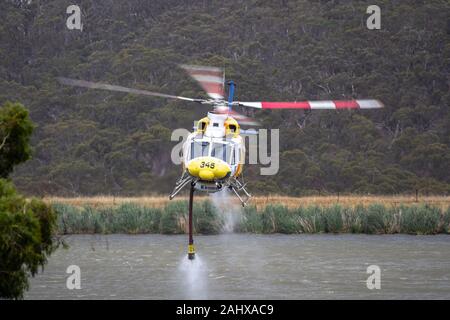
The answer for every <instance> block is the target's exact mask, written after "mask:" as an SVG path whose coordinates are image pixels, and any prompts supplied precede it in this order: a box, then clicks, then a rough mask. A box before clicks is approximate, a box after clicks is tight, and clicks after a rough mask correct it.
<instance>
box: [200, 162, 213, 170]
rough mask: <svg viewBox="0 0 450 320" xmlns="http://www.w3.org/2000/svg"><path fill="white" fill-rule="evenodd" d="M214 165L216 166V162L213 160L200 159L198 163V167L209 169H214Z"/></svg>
mask: <svg viewBox="0 0 450 320" xmlns="http://www.w3.org/2000/svg"><path fill="white" fill-rule="evenodd" d="M215 166H216V164H215V163H214V162H205V161H202V163H200V168H204V167H208V168H210V169H214V167H215Z"/></svg>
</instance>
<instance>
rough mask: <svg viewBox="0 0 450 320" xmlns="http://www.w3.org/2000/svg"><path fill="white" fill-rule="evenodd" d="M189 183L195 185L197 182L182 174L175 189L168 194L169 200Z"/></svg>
mask: <svg viewBox="0 0 450 320" xmlns="http://www.w3.org/2000/svg"><path fill="white" fill-rule="evenodd" d="M189 182H191V184H195V183H196V182H197V181H196V179H195V178H192V176H190V175H189V174H186V173H184V174H183V175H182V176H181V178H180V179H179V180H178V181H177V182H176V183H175V188H174V189H173V191H172V193H171V194H170V196H169V200H172V199H173V198H174V197H175V196H176V195H177V194H178V192H180V191H181V189H183V188H184V187H185V186H186V185H187V184H188V183H189Z"/></svg>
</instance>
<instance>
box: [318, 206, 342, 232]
mask: <svg viewBox="0 0 450 320" xmlns="http://www.w3.org/2000/svg"><path fill="white" fill-rule="evenodd" d="M342 211H343V210H342V207H341V206H340V205H334V206H331V207H327V208H324V209H323V210H322V218H323V223H324V230H325V232H331V233H338V232H342V231H343V227H344V221H343V219H342Z"/></svg>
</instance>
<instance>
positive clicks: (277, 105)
mask: <svg viewBox="0 0 450 320" xmlns="http://www.w3.org/2000/svg"><path fill="white" fill-rule="evenodd" d="M238 104H239V105H240V106H243V107H250V108H257V109H308V110H315V109H332V110H338V109H379V108H383V107H384V105H383V103H382V102H381V101H378V100H322V101H296V102H238Z"/></svg>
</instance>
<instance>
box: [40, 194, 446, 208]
mask: <svg viewBox="0 0 450 320" xmlns="http://www.w3.org/2000/svg"><path fill="white" fill-rule="evenodd" d="M195 199H196V201H200V202H202V201H204V200H206V199H208V196H200V197H196V198H195ZM177 200H183V201H187V197H177ZM44 201H46V202H47V203H50V204H51V203H62V204H68V205H72V206H76V207H84V206H90V207H93V208H102V207H116V206H120V205H122V204H127V203H134V204H137V205H140V206H144V207H153V208H163V207H164V206H166V205H167V203H168V202H169V201H170V200H169V199H168V197H165V196H148V197H113V196H95V197H75V198H61V197H46V198H44ZM249 204H250V205H254V206H256V208H257V209H258V210H262V209H264V208H265V207H267V206H268V205H269V204H272V205H273V204H281V205H284V206H286V207H288V208H289V209H293V208H297V207H300V206H314V205H316V206H320V207H330V206H333V205H337V204H339V205H342V206H345V207H352V208H354V207H356V206H358V205H362V206H364V207H367V206H369V205H371V204H383V205H385V206H388V207H392V206H394V207H395V206H399V205H401V204H404V205H413V204H429V205H433V206H436V207H439V208H441V209H446V208H448V207H450V196H423V197H422V196H420V197H418V199H417V201H416V198H415V196H404V195H396V196H359V195H350V196H340V197H338V196H309V197H286V196H279V195H269V196H257V197H253V198H252V199H251V200H250V202H249Z"/></svg>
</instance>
